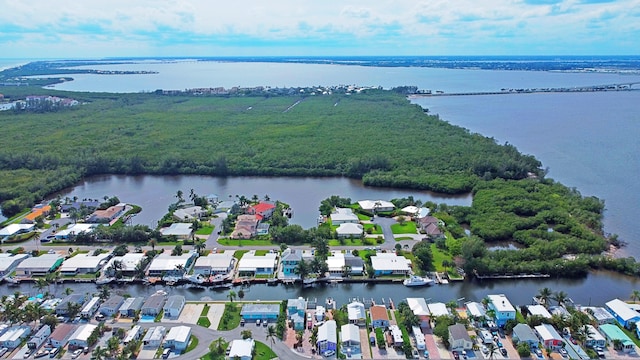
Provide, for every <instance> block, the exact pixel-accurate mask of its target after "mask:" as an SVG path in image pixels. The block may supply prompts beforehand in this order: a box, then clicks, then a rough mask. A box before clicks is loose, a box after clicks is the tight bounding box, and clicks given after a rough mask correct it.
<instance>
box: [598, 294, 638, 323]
mask: <svg viewBox="0 0 640 360" xmlns="http://www.w3.org/2000/svg"><path fill="white" fill-rule="evenodd" d="M605 305H606V306H607V307H608V308H609V309H611V311H613V312H614V313H616V314H618V316H619V317H620V318H621V319H622V320H623V321H628V320H631V319H633V318H640V313H638V312H637V311H635V310H633V309H631V308H630V307H629V305H628V304H627V303H626V302H624V301H622V300H620V299H613V300H611V301H609V302H607V303H606V304H605Z"/></svg>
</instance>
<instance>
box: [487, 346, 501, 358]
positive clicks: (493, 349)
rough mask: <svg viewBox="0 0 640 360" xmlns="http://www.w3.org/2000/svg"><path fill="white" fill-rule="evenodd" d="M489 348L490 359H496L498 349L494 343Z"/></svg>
mask: <svg viewBox="0 0 640 360" xmlns="http://www.w3.org/2000/svg"><path fill="white" fill-rule="evenodd" d="M487 348H488V349H489V354H488V355H489V359H495V358H496V354H498V347H497V346H496V345H495V344H494V343H491V344H489V346H487Z"/></svg>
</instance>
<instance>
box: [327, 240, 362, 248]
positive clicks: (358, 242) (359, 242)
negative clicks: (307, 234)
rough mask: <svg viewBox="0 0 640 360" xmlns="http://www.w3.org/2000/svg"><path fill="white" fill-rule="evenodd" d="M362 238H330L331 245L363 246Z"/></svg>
mask: <svg viewBox="0 0 640 360" xmlns="http://www.w3.org/2000/svg"><path fill="white" fill-rule="evenodd" d="M363 245H364V243H363V242H362V239H344V240H342V241H341V240H338V239H333V240H329V246H363Z"/></svg>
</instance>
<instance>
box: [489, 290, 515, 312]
mask: <svg viewBox="0 0 640 360" xmlns="http://www.w3.org/2000/svg"><path fill="white" fill-rule="evenodd" d="M487 297H488V298H489V301H490V302H491V304H493V307H494V308H495V309H496V311H498V312H515V311H516V309H515V308H514V307H513V305H511V302H510V301H509V299H507V297H506V296H505V295H504V294H499V295H489V296H487Z"/></svg>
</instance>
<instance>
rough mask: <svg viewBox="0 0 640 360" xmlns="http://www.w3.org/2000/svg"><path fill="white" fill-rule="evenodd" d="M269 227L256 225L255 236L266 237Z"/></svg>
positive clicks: (260, 224) (267, 225)
mask: <svg viewBox="0 0 640 360" xmlns="http://www.w3.org/2000/svg"><path fill="white" fill-rule="evenodd" d="M270 227H271V225H269V224H268V223H263V222H261V223H258V227H256V235H268V234H269V228H270Z"/></svg>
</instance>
